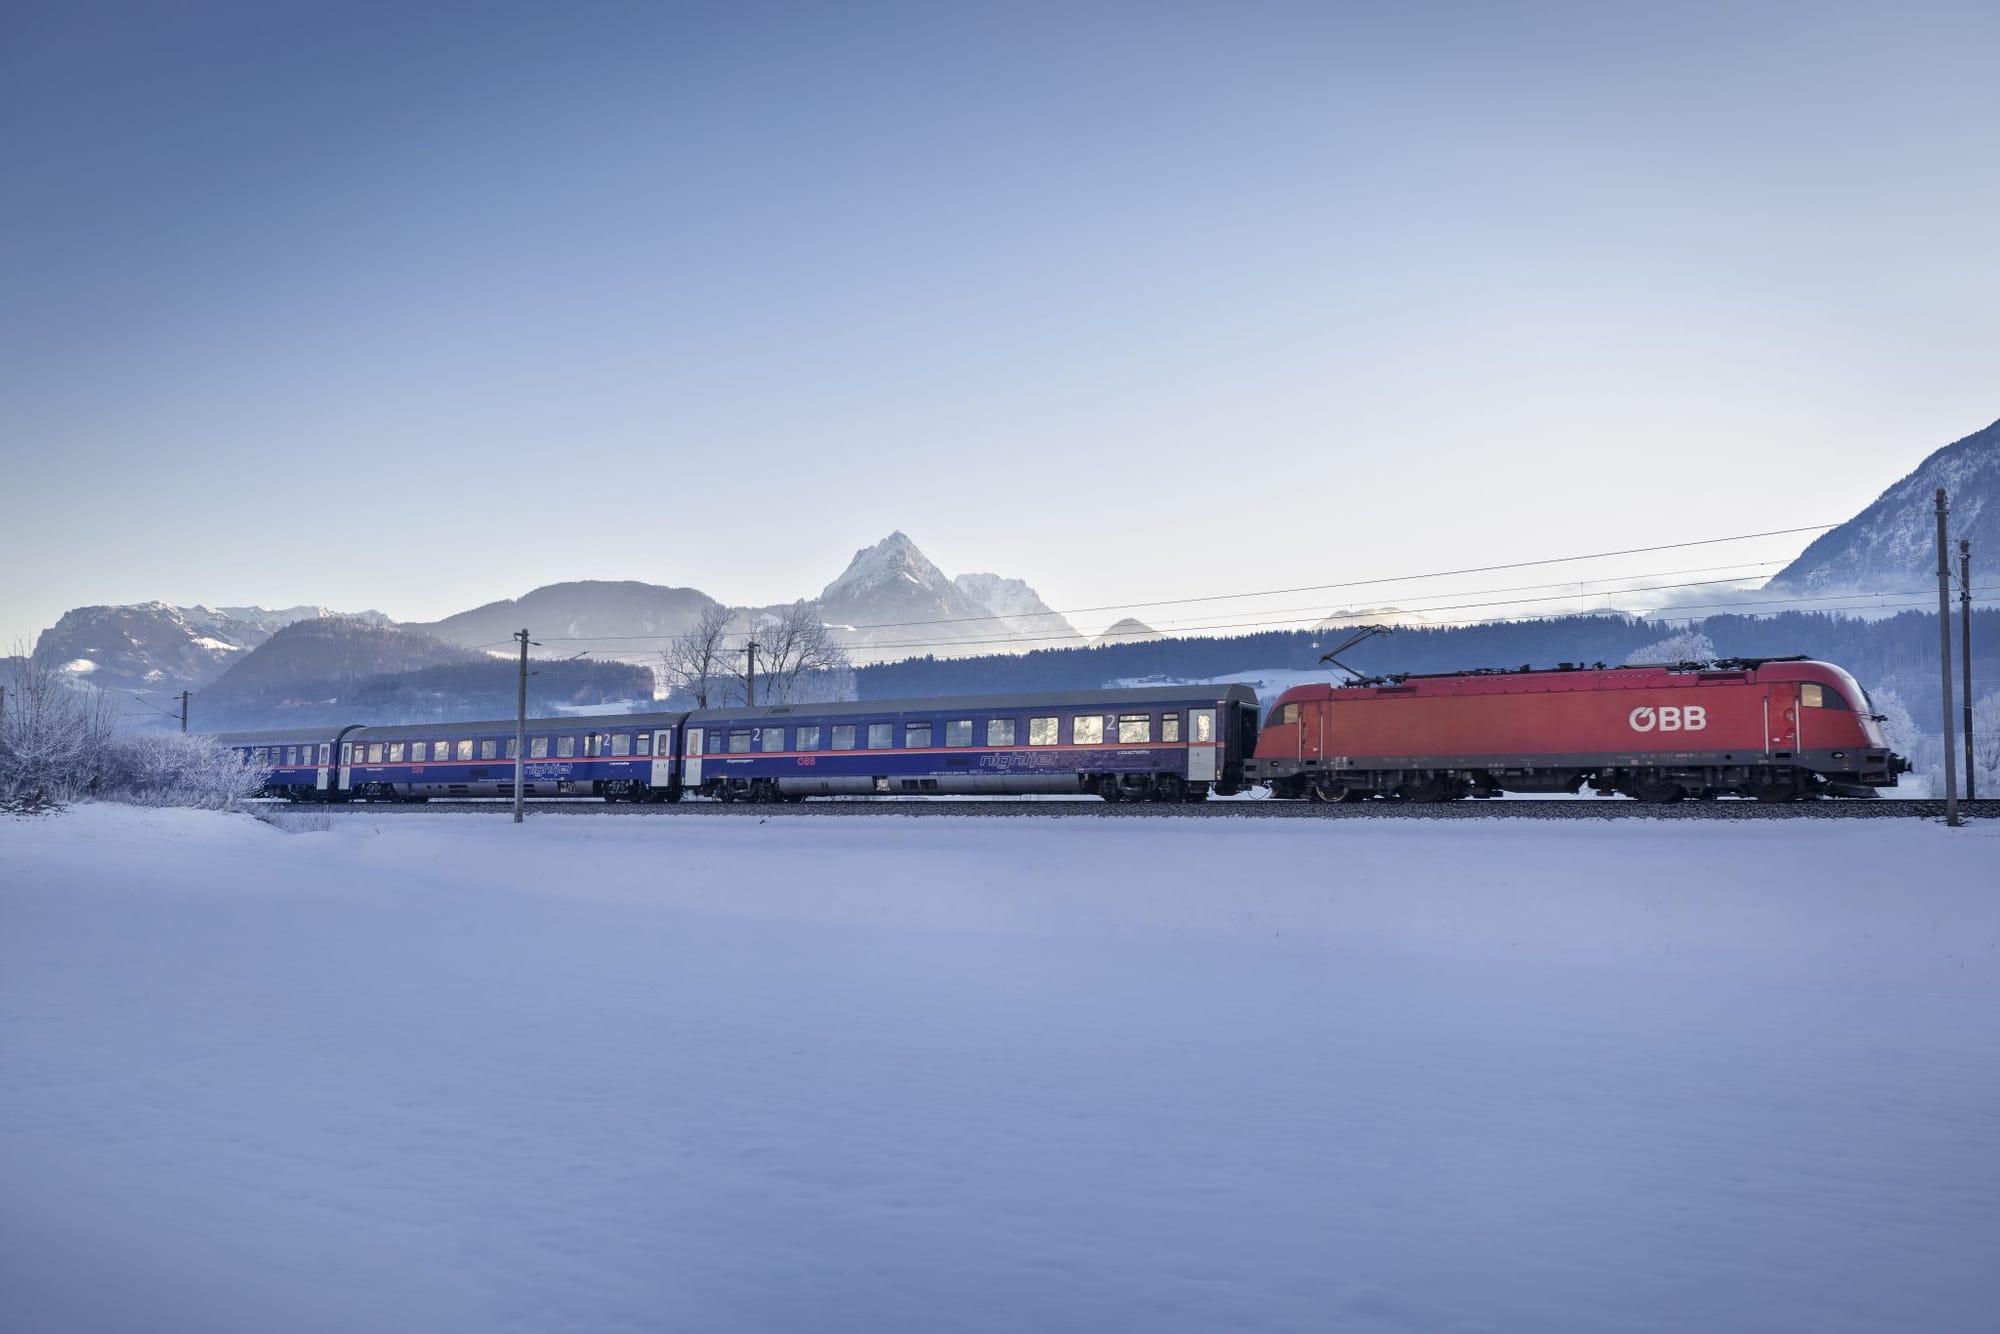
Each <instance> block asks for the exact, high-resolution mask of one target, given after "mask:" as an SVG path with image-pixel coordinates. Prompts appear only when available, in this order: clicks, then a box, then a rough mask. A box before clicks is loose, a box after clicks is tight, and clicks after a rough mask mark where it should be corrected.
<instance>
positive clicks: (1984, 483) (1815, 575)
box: [1768, 422, 2000, 594]
mask: <svg viewBox="0 0 2000 1334" xmlns="http://www.w3.org/2000/svg"><path fill="white" fill-rule="evenodd" d="M1939 487H1943V488H1945V490H1946V492H1947V493H1948V494H1949V498H1950V505H1951V515H1950V528H1951V538H1952V540H1953V541H1954V542H1955V541H1956V540H1957V539H1959V538H1961V537H1963V538H1968V539H1970V540H1971V542H1972V551H1973V558H1974V559H1975V560H1977V559H1979V553H1980V552H1981V551H1982V550H1983V551H1986V552H1988V553H1990V552H1992V551H1994V550H1996V549H2000V422H1994V423H1993V424H1992V425H1991V426H1988V427H1987V428H1986V429H1985V430H1983V431H1975V432H1973V433H1972V434H1971V435H1968V436H1966V437H1965V438H1964V439H1963V440H1958V441H1954V442H1953V443H1952V444H1949V445H1946V446H1945V447H1944V448H1943V449H1940V450H1937V451H1936V452H1935V453H1933V454H1931V456H1930V457H1929V458H1926V459H1925V460H1924V461H1923V462H1922V463H1919V464H1918V465H1917V466H1916V468H1915V470H1913V471H1912V472H1911V473H1910V474H1909V475H1908V476H1907V477H1904V478H1903V479H1902V480H1901V481H1899V482H1897V483H1896V484H1895V485H1894V486H1892V487H1890V488H1889V489H1888V490H1887V491H1884V492H1883V493H1882V494H1881V495H1880V496H1878V497H1877V498H1876V500H1875V503H1874V504H1872V505H1870V506H1869V507H1868V508H1867V509H1864V510H1862V511H1861V513H1859V514H1857V515H1855V516H1854V517H1853V518H1852V519H1849V520H1848V521H1847V522H1846V523H1844V524H1842V525H1840V527H1838V528H1835V529H1833V530H1832V531H1831V532H1827V533H1823V534H1821V535H1820V537H1819V538H1818V539H1817V540H1815V541H1814V542H1813V544H1812V545H1811V546H1809V547H1807V548H1806V549H1805V551H1804V552H1803V553H1802V554H1801V555H1800V556H1799V558H1798V559H1797V560H1795V561H1793V562H1792V563H1791V564H1790V565H1788V566H1786V567H1785V568H1784V569H1783V570H1781V571H1779V572H1778V575H1777V577H1776V578H1774V579H1772V580H1771V582H1770V584H1769V585H1768V587H1769V588H1771V589H1773V590H1778V591H1783V592H1791V593H1802V594H1806V593H1818V594H1827V593H1837V592H1841V591H1844V590H1854V591H1860V592H1871V591H1877V592H1909V591H1911V590H1917V591H1919V592H1922V591H1926V590H1927V589H1928V588H1929V586H1930V580H1931V579H1932V578H1933V577H1934V572H1935V571H1936V569H1937V519H1936V512H1935V508H1934V507H1935V504H1936V500H1935V496H1936V492H1937V488H1939ZM1989 558H1990V557H1989ZM1955 559H1956V558H1955V557H1954V560H1955Z"/></svg>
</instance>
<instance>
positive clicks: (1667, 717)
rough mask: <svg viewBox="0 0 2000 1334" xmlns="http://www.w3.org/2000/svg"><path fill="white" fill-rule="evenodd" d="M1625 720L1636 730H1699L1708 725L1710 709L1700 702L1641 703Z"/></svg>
mask: <svg viewBox="0 0 2000 1334" xmlns="http://www.w3.org/2000/svg"><path fill="white" fill-rule="evenodd" d="M1625 721H1626V722H1628V723H1630V724H1632V730H1633V731H1635V732H1651V731H1653V730H1654V729H1655V728H1657V729H1658V730H1660V731H1662V732H1699V731H1701V729H1702V728H1704V727H1707V726H1708V710H1707V709H1705V708H1703V707H1702V706H1701V705H1699V704H1688V705H1674V704H1662V705H1660V706H1659V707H1658V708H1654V707H1653V706H1652V705H1651V704H1641V705H1640V706H1639V707H1638V708H1636V709H1634V710H1632V712H1631V713H1630V714H1628V715H1626V718H1625Z"/></svg>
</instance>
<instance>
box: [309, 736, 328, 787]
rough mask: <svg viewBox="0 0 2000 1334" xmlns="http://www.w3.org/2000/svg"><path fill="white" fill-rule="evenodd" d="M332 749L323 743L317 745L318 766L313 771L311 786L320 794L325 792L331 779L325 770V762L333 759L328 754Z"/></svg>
mask: <svg viewBox="0 0 2000 1334" xmlns="http://www.w3.org/2000/svg"><path fill="white" fill-rule="evenodd" d="M332 749H333V747H332V746H331V745H329V744H328V743H326V742H324V741H322V742H320V743H319V765H318V767H316V768H315V769H314V770H313V786H314V787H315V788H317V789H319V790H320V791H321V792H324V791H326V789H327V785H328V784H329V783H330V782H331V781H332V778H333V775H332V774H331V773H329V772H328V770H327V761H328V760H331V759H332V758H333V756H332V755H331V754H329V753H328V752H329V751H331V750H332Z"/></svg>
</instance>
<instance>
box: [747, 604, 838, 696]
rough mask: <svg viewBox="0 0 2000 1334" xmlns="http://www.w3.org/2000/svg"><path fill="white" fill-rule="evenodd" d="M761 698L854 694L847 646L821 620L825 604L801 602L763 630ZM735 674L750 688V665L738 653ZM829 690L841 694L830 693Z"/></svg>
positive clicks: (760, 630)
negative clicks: (821, 610)
mask: <svg viewBox="0 0 2000 1334" xmlns="http://www.w3.org/2000/svg"><path fill="white" fill-rule="evenodd" d="M755 638H756V640H757V698H758V699H760V700H762V701H763V702H764V703H766V704H790V703H795V702H798V701H799V700H801V699H805V698H808V697H810V698H812V699H815V700H823V699H830V698H831V699H837V698H843V697H844V696H845V695H847V694H850V693H852V689H853V679H854V667H853V664H852V663H851V662H849V661H848V658H847V650H846V649H845V648H843V647H842V646H841V644H840V642H839V641H838V640H837V639H835V638H834V635H833V631H832V630H831V629H829V628H828V627H827V624H826V622H825V621H824V620H823V619H821V616H820V609H819V603H817V602H806V601H803V600H801V601H798V602H794V603H793V604H792V605H791V606H789V607H786V608H785V609H784V610H783V611H780V612H779V613H778V614H777V615H776V616H775V617H773V618H771V619H770V620H768V621H767V622H766V623H765V624H764V625H761V626H759V627H758V628H757V630H756V633H755ZM736 656H737V662H736V664H735V671H734V676H735V679H736V681H737V682H738V683H740V684H742V685H744V686H746V687H747V685H748V682H747V680H746V679H745V678H746V676H747V668H748V666H749V663H748V661H747V660H745V659H744V658H743V657H742V655H740V654H739V655H736ZM829 688H831V689H833V690H835V691H838V692H839V693H835V694H829V693H827V692H828V690H829Z"/></svg>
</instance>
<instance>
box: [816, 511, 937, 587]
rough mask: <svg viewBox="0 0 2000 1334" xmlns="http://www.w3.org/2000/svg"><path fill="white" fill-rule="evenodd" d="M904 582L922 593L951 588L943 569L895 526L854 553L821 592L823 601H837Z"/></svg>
mask: <svg viewBox="0 0 2000 1334" xmlns="http://www.w3.org/2000/svg"><path fill="white" fill-rule="evenodd" d="M899 583H901V584H906V585H910V586H912V587H913V588H914V589H916V590H919V591H922V592H924V593H939V594H941V593H942V592H943V590H945V589H949V588H951V587H952V582H951V580H950V579H947V578H946V577H945V573H944V571H943V570H940V569H939V568H938V567H937V566H935V565H933V564H932V563H931V560H930V557H928V556H926V555H924V553H923V552H922V551H920V550H918V549H917V544H916V543H915V542H912V541H911V540H910V539H909V537H908V535H906V534H905V533H903V532H902V530H900V529H898V530H897V531H895V532H893V533H891V534H889V535H888V536H887V537H885V538H883V539H882V540H881V541H880V542H877V543H876V544H875V545H874V546H872V547H863V548H862V549H861V550H859V551H857V552H855V553H854V559H853V560H851V561H849V562H848V563H847V568H846V569H845V570H843V571H842V572H841V575H840V577H839V578H838V579H835V580H834V581H833V582H832V583H830V584H828V585H827V586H826V588H825V590H824V591H822V592H821V593H820V600H821V601H822V602H840V601H844V600H848V599H852V598H857V597H863V596H866V595H868V594H870V593H873V592H875V591H877V590H879V589H883V588H885V587H889V586H892V585H895V584H899Z"/></svg>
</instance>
